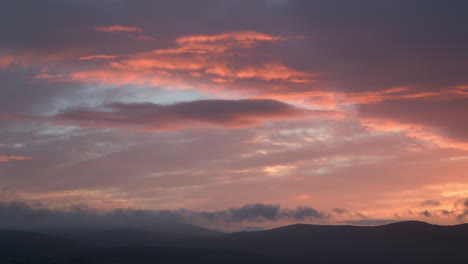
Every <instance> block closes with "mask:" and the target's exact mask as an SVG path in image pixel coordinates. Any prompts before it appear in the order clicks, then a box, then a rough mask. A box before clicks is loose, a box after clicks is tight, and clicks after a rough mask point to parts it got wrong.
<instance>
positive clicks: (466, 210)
mask: <svg viewBox="0 0 468 264" xmlns="http://www.w3.org/2000/svg"><path fill="white" fill-rule="evenodd" d="M462 205H463V207H464V208H463V212H462V213H460V214H459V215H457V219H458V221H464V220H465V218H466V217H468V198H467V199H464V201H462Z"/></svg>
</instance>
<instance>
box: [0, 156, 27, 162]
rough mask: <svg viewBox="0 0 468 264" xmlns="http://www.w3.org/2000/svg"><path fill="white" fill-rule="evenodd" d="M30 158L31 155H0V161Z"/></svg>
mask: <svg viewBox="0 0 468 264" xmlns="http://www.w3.org/2000/svg"><path fill="white" fill-rule="evenodd" d="M29 159H32V158H31V157H26V156H5V155H0V162H9V161H15V160H29Z"/></svg>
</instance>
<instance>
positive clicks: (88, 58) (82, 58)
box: [79, 54, 117, 60]
mask: <svg viewBox="0 0 468 264" xmlns="http://www.w3.org/2000/svg"><path fill="white" fill-rule="evenodd" d="M115 58H117V56H115V55H104V54H99V55H89V56H85V57H80V58H79V60H95V59H103V60H110V59H115Z"/></svg>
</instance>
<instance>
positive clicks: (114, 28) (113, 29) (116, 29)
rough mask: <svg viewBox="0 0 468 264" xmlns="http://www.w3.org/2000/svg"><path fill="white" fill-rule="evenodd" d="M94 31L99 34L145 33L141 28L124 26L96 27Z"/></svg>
mask: <svg viewBox="0 0 468 264" xmlns="http://www.w3.org/2000/svg"><path fill="white" fill-rule="evenodd" d="M94 30H96V31H97V32H141V31H143V30H142V29H141V28H139V27H126V26H122V25H111V26H100V27H95V28H94Z"/></svg>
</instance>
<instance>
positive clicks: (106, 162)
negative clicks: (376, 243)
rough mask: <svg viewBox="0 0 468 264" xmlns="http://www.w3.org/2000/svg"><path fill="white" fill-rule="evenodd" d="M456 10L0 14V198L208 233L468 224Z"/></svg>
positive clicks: (351, 6)
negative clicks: (136, 215)
mask: <svg viewBox="0 0 468 264" xmlns="http://www.w3.org/2000/svg"><path fill="white" fill-rule="evenodd" d="M467 11H468V3H467V2H466V1H457V0H454V1H442V0H440V1H437V0H412V1H408V0H392V1H390V0H388V1H376V0H353V1H350V0H303V1H301V0H289V1H288V0H197V1H191V0H185V1H182V0H157V1H150V0H139V1H134V0H60V1H59V0H46V1H2V6H1V8H0V32H1V34H0V202H2V203H3V204H4V205H5V206H6V205H7V204H8V203H11V202H13V201H17V202H18V201H19V202H21V203H24V204H27V205H28V206H31V207H32V208H36V207H41V208H43V207H48V208H49V209H50V210H57V211H61V210H62V211H67V210H74V209H70V208H76V206H77V205H79V206H81V207H80V208H82V207H86V208H89V210H94V211H99V212H108V211H112V210H114V209H115V208H132V209H145V210H153V211H156V212H158V211H160V210H169V211H168V212H172V213H173V214H180V215H183V217H186V218H187V219H190V221H192V222H193V223H196V224H200V225H204V226H218V227H219V226H223V225H235V226H264V227H268V226H275V225H281V224H285V223H293V222H294V223H295V222H304V223H370V224H372V223H379V221H380V222H385V221H398V220H409V219H417V220H422V221H426V222H431V223H438V224H457V223H462V222H467V221H468V200H467V199H468V119H467V114H468V34H467V32H466V25H468V16H467ZM74 206H75V207H74ZM194 219H195V220H194Z"/></svg>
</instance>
